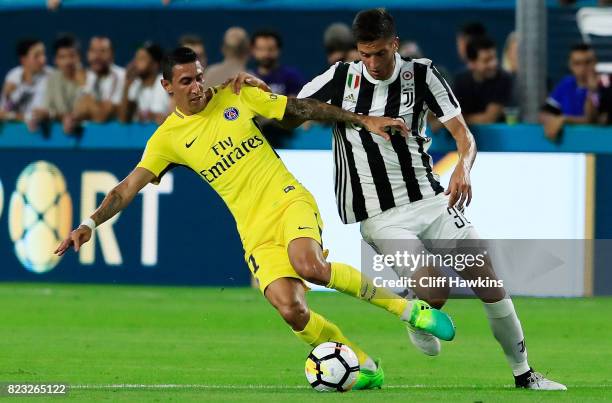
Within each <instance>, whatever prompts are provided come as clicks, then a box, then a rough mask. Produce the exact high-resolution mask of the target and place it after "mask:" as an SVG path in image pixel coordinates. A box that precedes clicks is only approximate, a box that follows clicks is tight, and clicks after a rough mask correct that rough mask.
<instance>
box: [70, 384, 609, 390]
mask: <svg viewBox="0 0 612 403" xmlns="http://www.w3.org/2000/svg"><path fill="white" fill-rule="evenodd" d="M69 388H70V389H89V390H110V389H203V390H206V389H209V390H214V389H217V390H299V389H310V387H309V386H307V385H303V386H301V385H295V386H287V385H285V386H282V385H204V384H157V385H155V384H153V385H151V384H108V385H69ZM383 388H384V389H425V388H427V389H434V390H435V389H474V390H479V389H483V388H486V389H491V388H492V389H499V388H502V389H514V385H459V384H457V385H385V386H384V387H383ZM569 388H570V389H571V388H587V389H607V388H612V385H606V384H602V385H569Z"/></svg>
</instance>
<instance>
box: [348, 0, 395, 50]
mask: <svg viewBox="0 0 612 403" xmlns="http://www.w3.org/2000/svg"><path fill="white" fill-rule="evenodd" d="M396 36H397V32H396V30H395V21H394V20H393V17H392V16H391V14H389V13H388V12H387V10H385V9H384V8H372V9H370V10H363V11H360V12H359V13H357V15H356V16H355V19H354V20H353V37H354V38H355V41H356V42H373V41H376V40H379V39H390V38H395V37H396Z"/></svg>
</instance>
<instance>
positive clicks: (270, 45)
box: [251, 30, 306, 148]
mask: <svg viewBox="0 0 612 403" xmlns="http://www.w3.org/2000/svg"><path fill="white" fill-rule="evenodd" d="M282 47H283V42H282V39H281V37H280V35H279V34H278V33H277V32H274V31H269V30H261V31H257V32H255V33H254V34H253V36H252V37H251V53H252V55H253V58H254V59H255V64H256V66H257V67H256V69H255V72H254V73H255V75H256V76H257V77H259V78H260V79H261V80H263V81H264V82H265V83H266V84H268V85H269V86H270V88H271V89H272V92H274V93H277V94H283V95H288V96H296V95H297V94H298V93H299V92H300V90H301V89H302V87H303V86H304V84H306V82H305V81H304V78H303V77H302V74H301V73H300V72H299V71H298V70H297V69H296V68H294V67H289V66H284V65H281V64H280V62H279V59H280V54H281V49H282ZM257 121H258V122H259V125H260V127H261V130H262V132H263V134H264V135H265V136H266V138H267V139H268V141H269V142H270V143H271V144H272V146H273V147H275V148H283V147H285V146H286V145H287V141H289V140H290V139H291V137H292V135H293V131H291V130H287V129H283V128H281V127H280V126H279V125H278V124H277V123H276V121H274V120H268V119H261V118H258V120H257Z"/></svg>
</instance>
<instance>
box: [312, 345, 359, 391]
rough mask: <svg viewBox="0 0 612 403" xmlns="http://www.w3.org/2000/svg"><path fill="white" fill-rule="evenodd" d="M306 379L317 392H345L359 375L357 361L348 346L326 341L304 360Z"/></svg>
mask: <svg viewBox="0 0 612 403" xmlns="http://www.w3.org/2000/svg"><path fill="white" fill-rule="evenodd" d="M305 370H306V379H307V380H308V383H310V386H312V387H313V388H314V389H315V390H317V391H319V392H330V391H338V392H347V391H349V390H351V388H352V387H353V385H354V384H355V382H356V381H357V376H358V375H359V360H358V359H357V355H355V352H354V351H353V350H351V349H350V348H349V347H348V346H346V345H344V344H342V343H338V342H334V341H328V342H326V343H322V344H319V345H318V346H317V347H315V348H314V350H312V351H311V352H310V354H309V355H308V358H306V368H305Z"/></svg>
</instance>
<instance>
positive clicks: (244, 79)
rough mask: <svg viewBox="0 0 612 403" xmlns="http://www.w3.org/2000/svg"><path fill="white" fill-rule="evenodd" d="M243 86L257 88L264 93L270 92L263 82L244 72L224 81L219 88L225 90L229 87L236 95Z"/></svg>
mask: <svg viewBox="0 0 612 403" xmlns="http://www.w3.org/2000/svg"><path fill="white" fill-rule="evenodd" d="M244 84H246V85H250V86H251V87H257V88H259V89H260V90H262V91H265V92H272V89H271V88H270V87H269V86H268V84H266V83H265V82H264V81H263V80H261V79H259V78H257V77H255V76H253V75H251V74H249V73H246V72H244V71H243V72H241V73H238V74H237V75H235V76H234V77H232V78H228V79H227V80H225V82H224V83H223V84H222V85H221V87H222V88H225V87H227V86H228V85H231V87H232V91H233V92H234V94H236V95H238V94H240V89H241V88H242V86H243V85H244Z"/></svg>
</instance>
